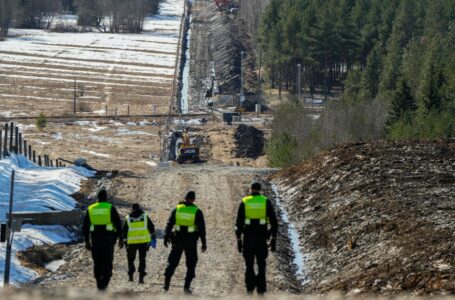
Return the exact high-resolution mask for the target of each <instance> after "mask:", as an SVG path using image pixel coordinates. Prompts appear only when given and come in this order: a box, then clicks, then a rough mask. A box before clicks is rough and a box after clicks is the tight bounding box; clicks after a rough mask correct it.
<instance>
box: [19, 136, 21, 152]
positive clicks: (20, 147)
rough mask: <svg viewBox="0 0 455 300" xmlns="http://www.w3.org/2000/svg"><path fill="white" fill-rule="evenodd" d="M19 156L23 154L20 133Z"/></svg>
mask: <svg viewBox="0 0 455 300" xmlns="http://www.w3.org/2000/svg"><path fill="white" fill-rule="evenodd" d="M19 154H22V133H19Z"/></svg>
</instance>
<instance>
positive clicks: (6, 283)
mask: <svg viewBox="0 0 455 300" xmlns="http://www.w3.org/2000/svg"><path fill="white" fill-rule="evenodd" d="M14 177H15V171H14V170H13V171H12V172H11V187H10V193H9V216H8V226H7V227H8V228H7V232H8V236H7V237H6V238H7V240H6V257H5V274H4V278H3V286H5V287H9V276H10V270H11V248H12V244H13V241H12V239H13V233H12V227H13V201H14Z"/></svg>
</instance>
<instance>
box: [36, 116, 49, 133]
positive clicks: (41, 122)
mask: <svg viewBox="0 0 455 300" xmlns="http://www.w3.org/2000/svg"><path fill="white" fill-rule="evenodd" d="M35 125H36V128H38V129H39V130H43V129H44V128H46V126H47V118H46V115H45V114H44V113H43V112H41V113H40V114H39V116H38V118H36V123H35Z"/></svg>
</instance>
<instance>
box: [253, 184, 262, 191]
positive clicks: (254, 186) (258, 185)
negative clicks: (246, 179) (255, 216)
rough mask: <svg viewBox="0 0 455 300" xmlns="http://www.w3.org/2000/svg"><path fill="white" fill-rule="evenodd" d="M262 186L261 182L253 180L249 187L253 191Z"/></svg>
mask: <svg viewBox="0 0 455 300" xmlns="http://www.w3.org/2000/svg"><path fill="white" fill-rule="evenodd" d="M261 188H262V186H261V184H260V183H259V182H253V183H252V184H251V189H252V190H255V191H260V190H261Z"/></svg>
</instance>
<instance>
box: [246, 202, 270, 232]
mask: <svg viewBox="0 0 455 300" xmlns="http://www.w3.org/2000/svg"><path fill="white" fill-rule="evenodd" d="M243 203H244V205H245V224H246V225H250V224H251V220H259V224H261V225H266V224H267V223H268V218H267V197H265V196H263V195H250V196H248V197H245V198H243Z"/></svg>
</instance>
